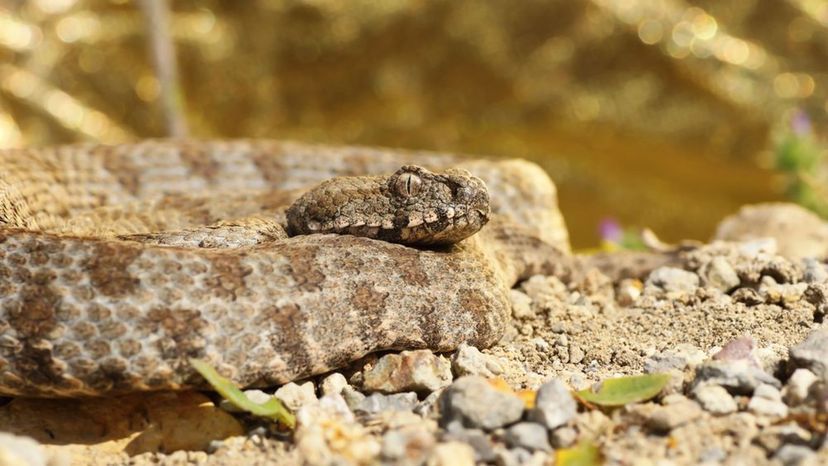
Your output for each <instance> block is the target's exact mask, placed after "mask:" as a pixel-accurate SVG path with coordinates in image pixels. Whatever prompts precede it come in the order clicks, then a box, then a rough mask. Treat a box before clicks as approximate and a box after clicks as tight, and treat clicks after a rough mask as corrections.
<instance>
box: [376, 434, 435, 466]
mask: <svg viewBox="0 0 828 466" xmlns="http://www.w3.org/2000/svg"><path fill="white" fill-rule="evenodd" d="M436 443H437V440H436V439H435V438H434V434H432V433H431V432H428V431H427V430H426V429H425V427H423V426H415V427H413V428H412V426H408V427H407V428H403V429H394V430H389V431H388V432H386V433H385V435H383V436H382V453H381V455H382V459H383V460H384V461H386V462H388V463H390V464H395V465H403V466H405V465H411V466H415V465H421V464H423V463H425V462H426V460H427V459H428V456H429V455H430V454H431V451H432V450H433V449H434V445H435V444H436Z"/></svg>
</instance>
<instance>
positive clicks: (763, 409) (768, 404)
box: [748, 384, 788, 417]
mask: <svg viewBox="0 0 828 466" xmlns="http://www.w3.org/2000/svg"><path fill="white" fill-rule="evenodd" d="M748 410H749V411H750V412H752V413H753V414H756V415H757V416H768V417H785V416H787V415H788V406H787V405H785V403H783V402H782V394H781V393H780V392H779V389H777V388H776V387H774V386H771V385H768V384H762V385H759V386H758V387H756V390H754V392H753V397H752V398H751V399H750V402H748Z"/></svg>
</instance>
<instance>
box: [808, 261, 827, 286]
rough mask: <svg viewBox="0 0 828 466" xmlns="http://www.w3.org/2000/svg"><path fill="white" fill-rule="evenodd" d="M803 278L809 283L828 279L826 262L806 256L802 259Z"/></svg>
mask: <svg viewBox="0 0 828 466" xmlns="http://www.w3.org/2000/svg"><path fill="white" fill-rule="evenodd" d="M802 268H803V274H802V279H803V280H804V281H806V282H807V283H822V282H825V281H828V270H826V269H825V264H823V263H822V262H820V261H818V260H816V259H814V258H812V257H806V258H805V259H803V260H802Z"/></svg>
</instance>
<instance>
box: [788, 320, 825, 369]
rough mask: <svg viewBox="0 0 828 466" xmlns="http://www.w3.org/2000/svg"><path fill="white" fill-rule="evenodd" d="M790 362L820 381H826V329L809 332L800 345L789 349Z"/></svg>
mask: <svg viewBox="0 0 828 466" xmlns="http://www.w3.org/2000/svg"><path fill="white" fill-rule="evenodd" d="M790 355H791V362H792V363H793V364H794V366H796V367H804V368H806V369H808V370H810V371H811V372H813V373H814V374H816V376H817V377H819V378H821V379H822V380H828V328H825V327H822V328H819V329H817V330H814V331H813V332H811V333H810V334H809V335H808V337H807V338H806V339H805V341H803V342H802V343H800V344H798V345H796V346H794V347H793V348H791V351H790Z"/></svg>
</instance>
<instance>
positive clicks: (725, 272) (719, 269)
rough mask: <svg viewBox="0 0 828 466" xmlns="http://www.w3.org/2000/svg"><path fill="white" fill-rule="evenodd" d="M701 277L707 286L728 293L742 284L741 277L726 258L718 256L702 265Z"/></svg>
mask: <svg viewBox="0 0 828 466" xmlns="http://www.w3.org/2000/svg"><path fill="white" fill-rule="evenodd" d="M699 276H700V277H701V279H702V281H703V283H704V284H705V285H706V286H709V287H713V288H716V289H718V290H720V291H723V292H725V293H727V292H728V291H730V290H732V289H733V288H736V287H737V286H739V284H740V280H739V276H738V275H737V274H736V271H735V270H733V267H732V266H731V265H730V262H728V261H727V259H725V258H724V257H721V256H716V257H714V258H713V259H712V260H711V261H710V262H707V263H706V264H704V265H702V266H701V268H700V269H699Z"/></svg>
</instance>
